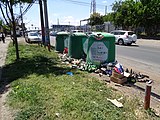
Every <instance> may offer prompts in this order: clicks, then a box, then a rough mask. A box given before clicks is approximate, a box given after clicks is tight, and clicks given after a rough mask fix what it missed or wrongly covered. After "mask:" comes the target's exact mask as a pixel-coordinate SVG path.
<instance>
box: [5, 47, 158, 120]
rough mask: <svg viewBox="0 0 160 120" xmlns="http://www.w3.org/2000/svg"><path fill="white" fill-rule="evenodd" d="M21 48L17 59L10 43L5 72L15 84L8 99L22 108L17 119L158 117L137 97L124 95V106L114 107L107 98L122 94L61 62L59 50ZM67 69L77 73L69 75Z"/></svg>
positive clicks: (115, 97) (144, 118) (127, 119)
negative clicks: (129, 97)
mask: <svg viewBox="0 0 160 120" xmlns="http://www.w3.org/2000/svg"><path fill="white" fill-rule="evenodd" d="M19 49H20V57H21V59H20V60H19V61H15V51H14V47H12V46H11V45H10V46H9V51H8V55H7V60H6V66H5V67H4V72H3V73H4V74H3V78H5V79H4V80H7V82H8V83H11V87H12V91H11V92H10V94H9V96H8V101H7V103H8V104H9V105H10V106H12V107H13V108H14V109H18V110H19V112H18V113H17V114H16V116H15V119H16V120H37V119H39V120H54V119H55V120H56V119H58V120H115V119H116V120H137V119H139V118H140V119H141V120H147V119H148V120H151V119H157V117H155V116H153V114H152V116H150V115H148V114H147V113H146V112H145V111H143V110H140V109H139V103H138V100H136V99H135V100H133V99H128V98H125V97H124V99H122V100H121V102H122V103H123V104H124V108H117V107H115V106H114V105H112V104H111V103H110V102H109V101H107V98H110V99H118V98H120V97H121V96H122V95H120V94H117V93H116V92H115V91H114V90H112V88H108V87H107V86H106V85H105V83H104V82H102V81H99V80H97V79H95V78H93V77H91V76H90V74H88V73H87V72H82V71H79V70H74V71H72V70H70V68H69V67H67V66H65V65H62V64H61V62H60V61H59V59H58V56H57V54H56V53H54V52H48V51H47V50H46V49H44V48H43V47H40V46H35V45H19ZM68 71H72V72H73V74H74V75H73V76H69V75H66V72H68ZM137 111H138V113H139V111H140V112H141V114H140V115H139V114H138V115H137Z"/></svg>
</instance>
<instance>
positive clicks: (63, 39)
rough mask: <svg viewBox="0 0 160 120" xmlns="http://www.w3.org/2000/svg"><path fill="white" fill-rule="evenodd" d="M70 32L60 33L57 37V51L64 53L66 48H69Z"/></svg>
mask: <svg viewBox="0 0 160 120" xmlns="http://www.w3.org/2000/svg"><path fill="white" fill-rule="evenodd" d="M68 37H69V33H68V32H58V33H57V36H56V44H55V49H56V51H58V52H60V53H63V50H64V47H68V45H67V44H68Z"/></svg>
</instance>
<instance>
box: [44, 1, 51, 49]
mask: <svg viewBox="0 0 160 120" xmlns="http://www.w3.org/2000/svg"><path fill="white" fill-rule="evenodd" d="M43 2H44V16H45V44H46V45H47V46H48V50H49V51H50V36H49V25H48V11H47V0H43Z"/></svg>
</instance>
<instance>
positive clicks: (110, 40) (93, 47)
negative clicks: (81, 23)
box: [87, 32, 115, 66]
mask: <svg viewBox="0 0 160 120" xmlns="http://www.w3.org/2000/svg"><path fill="white" fill-rule="evenodd" d="M114 61H115V37H114V35H112V34H109V33H105V32H96V33H93V34H92V35H90V36H89V38H88V49H87V63H92V64H94V65H97V66H100V64H103V63H109V62H114Z"/></svg>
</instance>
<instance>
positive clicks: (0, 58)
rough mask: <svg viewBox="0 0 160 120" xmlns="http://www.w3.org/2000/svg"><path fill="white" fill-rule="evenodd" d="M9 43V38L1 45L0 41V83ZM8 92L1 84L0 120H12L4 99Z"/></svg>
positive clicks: (6, 86) (11, 114)
mask: <svg viewBox="0 0 160 120" xmlns="http://www.w3.org/2000/svg"><path fill="white" fill-rule="evenodd" d="M9 43H10V38H6V42H5V43H2V41H0V51H1V52H0V82H2V79H1V75H2V71H3V70H2V67H3V66H4V65H5V58H6V55H7V48H8V45H9ZM9 91H10V88H9V85H6V83H3V85H2V86H0V120H13V119H14V118H13V112H11V110H10V109H9V107H8V106H7V105H6V97H7V95H8V93H9Z"/></svg>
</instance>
